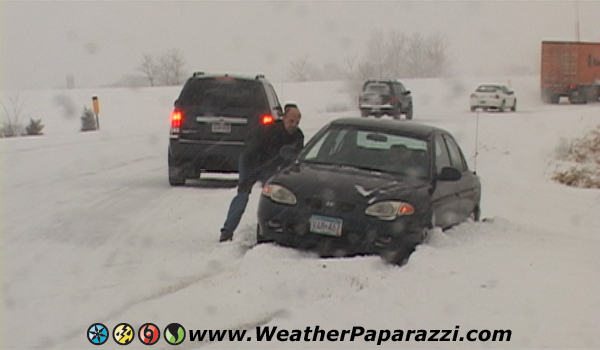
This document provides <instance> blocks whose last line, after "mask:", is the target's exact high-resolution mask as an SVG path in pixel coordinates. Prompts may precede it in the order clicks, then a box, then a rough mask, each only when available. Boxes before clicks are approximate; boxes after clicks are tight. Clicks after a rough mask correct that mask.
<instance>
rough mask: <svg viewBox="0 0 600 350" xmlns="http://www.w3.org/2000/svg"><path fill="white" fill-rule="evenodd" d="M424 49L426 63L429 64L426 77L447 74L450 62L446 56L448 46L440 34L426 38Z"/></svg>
mask: <svg viewBox="0 0 600 350" xmlns="http://www.w3.org/2000/svg"><path fill="white" fill-rule="evenodd" d="M426 48H427V52H426V56H427V62H428V64H429V67H428V69H427V72H426V75H427V76H429V77H440V76H443V75H444V74H447V73H449V70H450V61H449V58H448V56H447V55H446V51H447V49H448V45H447V41H446V40H445V38H444V37H443V36H442V34H440V33H436V34H433V35H432V36H430V37H429V38H427V45H426Z"/></svg>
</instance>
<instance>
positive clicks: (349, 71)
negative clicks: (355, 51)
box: [344, 55, 358, 80]
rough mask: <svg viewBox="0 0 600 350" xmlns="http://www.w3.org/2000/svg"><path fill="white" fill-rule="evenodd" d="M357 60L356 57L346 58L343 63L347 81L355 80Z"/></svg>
mask: <svg viewBox="0 0 600 350" xmlns="http://www.w3.org/2000/svg"><path fill="white" fill-rule="evenodd" d="M357 59H358V56H357V55H354V56H348V57H346V61H345V62H344V63H345V65H346V78H347V79H349V80H353V79H354V78H355V75H356V72H355V69H356V68H355V66H356V60H357Z"/></svg>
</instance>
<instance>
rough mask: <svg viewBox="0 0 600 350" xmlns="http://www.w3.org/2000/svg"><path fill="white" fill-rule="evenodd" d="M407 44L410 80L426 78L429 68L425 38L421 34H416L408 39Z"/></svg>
mask: <svg viewBox="0 0 600 350" xmlns="http://www.w3.org/2000/svg"><path fill="white" fill-rule="evenodd" d="M407 44H408V45H407V48H406V63H407V65H408V70H409V71H408V75H407V76H408V77H410V78H418V77H424V76H425V70H426V69H425V67H426V66H427V62H426V56H425V52H426V45H425V38H424V37H423V36H422V35H421V34H420V33H415V34H413V35H412V36H411V37H410V38H409V39H408V43H407Z"/></svg>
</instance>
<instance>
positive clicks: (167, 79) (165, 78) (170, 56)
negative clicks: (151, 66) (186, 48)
mask: <svg viewBox="0 0 600 350" xmlns="http://www.w3.org/2000/svg"><path fill="white" fill-rule="evenodd" d="M184 66H185V59H184V58H183V55H182V54H181V51H179V50H178V49H171V50H169V51H167V52H166V53H164V54H163V55H162V56H160V59H159V60H158V77H159V78H160V80H161V82H162V83H163V84H164V85H178V84H181V82H182V80H183V79H182V78H183V76H184V73H183V67H184Z"/></svg>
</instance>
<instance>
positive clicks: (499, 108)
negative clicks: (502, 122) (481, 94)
mask: <svg viewBox="0 0 600 350" xmlns="http://www.w3.org/2000/svg"><path fill="white" fill-rule="evenodd" d="M505 108H506V101H504V100H503V101H502V104H500V107H498V110H499V111H500V112H504V109H505Z"/></svg>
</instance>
